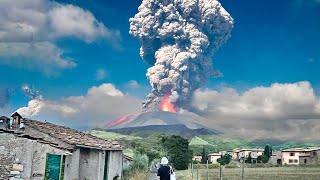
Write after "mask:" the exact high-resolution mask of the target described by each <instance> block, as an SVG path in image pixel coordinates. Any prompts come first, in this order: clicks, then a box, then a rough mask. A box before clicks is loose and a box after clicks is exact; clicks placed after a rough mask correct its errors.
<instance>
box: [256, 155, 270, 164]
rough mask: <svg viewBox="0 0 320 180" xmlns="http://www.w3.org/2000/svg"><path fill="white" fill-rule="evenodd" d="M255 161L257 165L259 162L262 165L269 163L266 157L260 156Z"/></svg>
mask: <svg viewBox="0 0 320 180" xmlns="http://www.w3.org/2000/svg"><path fill="white" fill-rule="evenodd" d="M257 161H258V162H259V163H261V162H262V163H267V162H268V161H269V158H268V156H266V155H261V156H258V158H257Z"/></svg>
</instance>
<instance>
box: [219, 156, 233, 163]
mask: <svg viewBox="0 0 320 180" xmlns="http://www.w3.org/2000/svg"><path fill="white" fill-rule="evenodd" d="M231 158H232V156H231V155H230V154H225V155H224V156H222V157H221V158H219V159H217V162H218V163H220V164H221V165H225V164H229V163H230V162H231Z"/></svg>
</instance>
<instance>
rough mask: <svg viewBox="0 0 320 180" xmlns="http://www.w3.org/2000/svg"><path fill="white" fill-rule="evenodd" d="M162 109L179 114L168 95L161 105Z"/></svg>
mask: <svg viewBox="0 0 320 180" xmlns="http://www.w3.org/2000/svg"><path fill="white" fill-rule="evenodd" d="M160 109H161V110H162V111H168V112H177V110H176V108H175V107H174V104H173V103H172V102H171V101H170V99H169V95H168V94H166V95H164V96H163V98H162V101H161V103H160Z"/></svg>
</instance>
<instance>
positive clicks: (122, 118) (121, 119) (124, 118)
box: [106, 115, 132, 127]
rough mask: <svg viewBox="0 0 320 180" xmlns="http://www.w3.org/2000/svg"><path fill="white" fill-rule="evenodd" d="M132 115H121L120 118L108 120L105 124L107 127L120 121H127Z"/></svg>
mask: <svg viewBox="0 0 320 180" xmlns="http://www.w3.org/2000/svg"><path fill="white" fill-rule="evenodd" d="M131 117H132V115H127V116H123V117H121V118H118V119H115V120H113V121H111V122H109V123H108V124H107V125H106V126H107V127H112V126H115V125H118V124H121V123H125V122H127V121H128V120H129V119H130V118H131Z"/></svg>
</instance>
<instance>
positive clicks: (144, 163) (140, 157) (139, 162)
mask: <svg viewBox="0 0 320 180" xmlns="http://www.w3.org/2000/svg"><path fill="white" fill-rule="evenodd" d="M148 163H149V159H148V156H147V155H146V154H140V153H139V152H135V153H134V156H133V162H132V163H131V164H130V166H129V167H128V168H126V169H124V170H123V177H124V179H125V180H131V178H132V177H136V176H138V175H139V174H144V175H146V174H147V175H148V170H149V169H148ZM142 172H143V173H142ZM139 177H140V176H139ZM132 180H133V179H132ZM139 180H140V179H139ZM141 180H143V179H141Z"/></svg>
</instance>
